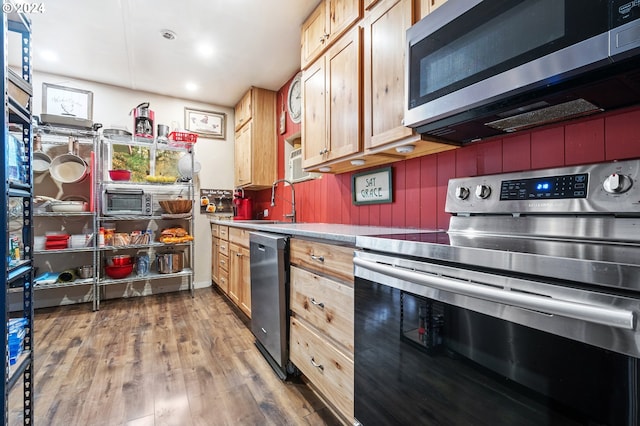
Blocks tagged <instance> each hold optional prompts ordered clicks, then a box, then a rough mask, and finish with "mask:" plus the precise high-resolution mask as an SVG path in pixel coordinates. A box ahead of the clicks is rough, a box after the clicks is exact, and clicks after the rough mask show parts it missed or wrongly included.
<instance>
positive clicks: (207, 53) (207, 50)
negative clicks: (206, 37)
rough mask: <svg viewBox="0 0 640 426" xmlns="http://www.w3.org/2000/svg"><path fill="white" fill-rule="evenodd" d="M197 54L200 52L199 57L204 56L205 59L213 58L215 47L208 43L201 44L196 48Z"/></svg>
mask: <svg viewBox="0 0 640 426" xmlns="http://www.w3.org/2000/svg"><path fill="white" fill-rule="evenodd" d="M196 52H198V55H200V56H202V57H203V58H210V57H211V56H213V46H211V45H210V44H207V43H200V44H199V45H198V46H196Z"/></svg>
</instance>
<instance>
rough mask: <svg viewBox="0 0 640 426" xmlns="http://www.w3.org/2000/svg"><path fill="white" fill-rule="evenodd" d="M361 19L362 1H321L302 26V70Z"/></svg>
mask: <svg viewBox="0 0 640 426" xmlns="http://www.w3.org/2000/svg"><path fill="white" fill-rule="evenodd" d="M360 18H362V0H323V1H322V2H321V3H320V4H319V5H318V7H317V8H316V9H315V10H314V11H313V12H312V13H311V15H309V17H308V18H307V20H306V21H305V22H304V23H303V24H302V40H301V46H302V50H301V56H300V63H301V67H302V69H305V68H307V67H308V66H309V65H310V64H311V63H312V62H313V61H314V60H315V59H316V58H318V56H320V54H322V52H324V51H325V50H326V49H327V48H328V47H329V46H330V45H331V44H333V42H335V41H336V40H337V39H338V38H340V36H341V35H342V34H344V33H345V32H346V31H347V30H349V28H351V27H352V26H353V24H355V23H356V22H358V21H359V20H360Z"/></svg>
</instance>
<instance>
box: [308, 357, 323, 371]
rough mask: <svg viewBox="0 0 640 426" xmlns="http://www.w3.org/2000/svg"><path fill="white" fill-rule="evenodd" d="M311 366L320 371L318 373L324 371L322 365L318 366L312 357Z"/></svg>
mask: <svg viewBox="0 0 640 426" xmlns="http://www.w3.org/2000/svg"><path fill="white" fill-rule="evenodd" d="M311 365H313V366H314V367H316V368H318V369H320V371H324V365H322V364H318V363H317V362H316V361H315V360H314V359H313V357H311Z"/></svg>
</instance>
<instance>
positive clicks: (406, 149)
mask: <svg viewBox="0 0 640 426" xmlns="http://www.w3.org/2000/svg"><path fill="white" fill-rule="evenodd" d="M414 149H416V147H415V146H414V145H404V146H398V147H396V152H398V153H400V154H409V153H411V152H413V150H414Z"/></svg>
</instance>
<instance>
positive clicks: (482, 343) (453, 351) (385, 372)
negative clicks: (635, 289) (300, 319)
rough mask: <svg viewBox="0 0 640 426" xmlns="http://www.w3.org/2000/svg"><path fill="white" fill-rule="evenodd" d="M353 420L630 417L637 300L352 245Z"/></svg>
mask: <svg viewBox="0 0 640 426" xmlns="http://www.w3.org/2000/svg"><path fill="white" fill-rule="evenodd" d="M354 263H355V265H356V267H355V274H356V285H355V296H356V297H355V417H356V419H357V421H359V422H360V423H362V424H364V425H371V424H440V425H461V424H469V425H471V424H472V425H484V424H486V425H536V426H539V425H551V424H553V425H557V424H563V425H571V424H598V425H600V424H602V425H604V424H608V425H614V424H615V425H637V424H638V413H637V411H638V391H637V385H638V378H639V373H638V366H637V361H638V356H639V354H638V345H637V343H636V340H638V339H637V337H638V336H637V333H636V331H635V315H636V312H638V307H639V302H638V300H636V299H634V298H630V297H623V296H613V295H609V294H603V293H597V292H592V291H585V290H581V289H578V288H571V287H565V286H559V285H557V283H555V284H551V283H544V282H542V281H537V280H535V281H534V280H530V279H525V278H523V277H519V278H516V277H513V276H506V275H494V274H489V273H486V272H479V271H473V270H465V269H462V268H461V267H451V266H444V265H436V264H431V263H424V262H416V261H412V260H405V259H395V258H391V257H389V256H382V255H376V254H372V253H361V252H357V253H356V257H355V258H354Z"/></svg>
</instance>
